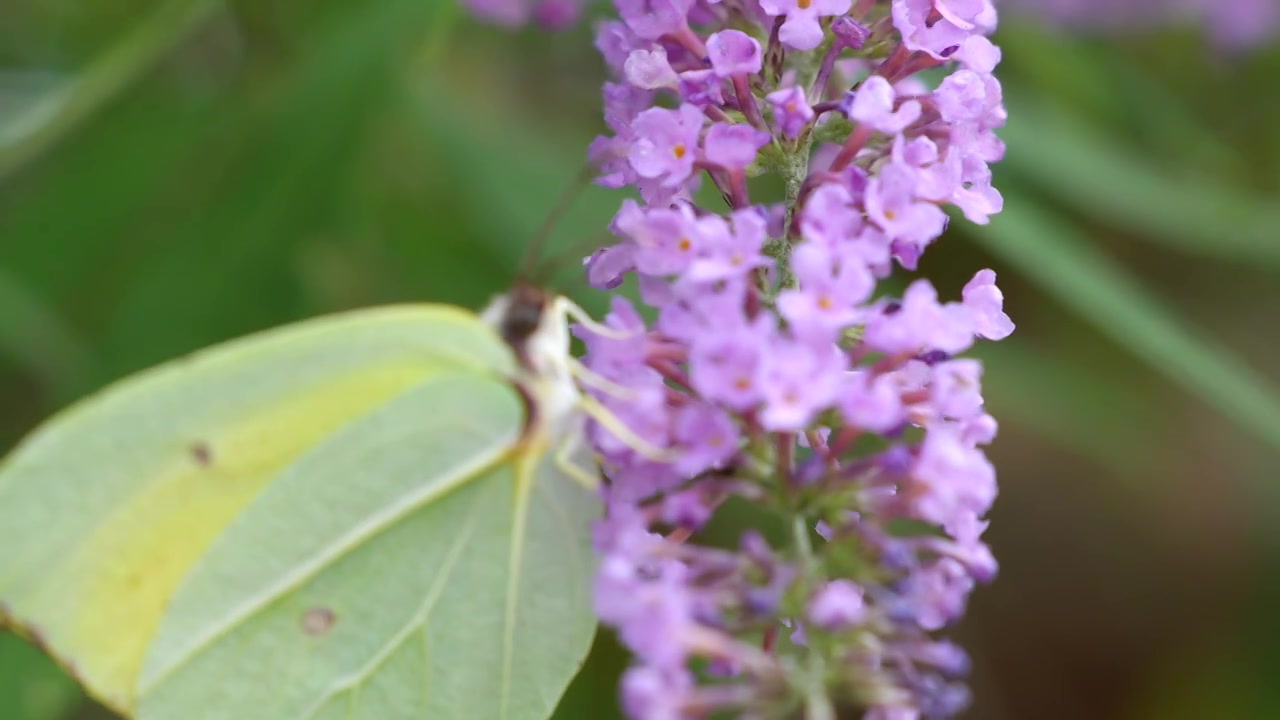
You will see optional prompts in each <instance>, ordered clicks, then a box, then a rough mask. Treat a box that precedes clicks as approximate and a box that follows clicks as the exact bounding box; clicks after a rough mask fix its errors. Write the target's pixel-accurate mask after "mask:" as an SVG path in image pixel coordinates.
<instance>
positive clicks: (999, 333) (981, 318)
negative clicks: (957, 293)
mask: <svg viewBox="0 0 1280 720" xmlns="http://www.w3.org/2000/svg"><path fill="white" fill-rule="evenodd" d="M961 297H962V298H964V306H965V307H967V308H969V311H970V312H971V313H972V314H973V323H974V331H975V332H976V333H977V334H978V335H981V336H982V337H984V338H986V339H988V340H1003V339H1005V338H1007V337H1009V335H1010V334H1012V333H1013V327H1014V326H1013V321H1012V320H1010V319H1009V316H1008V315H1006V314H1005V313H1004V293H1002V292H1000V288H998V287H996V273H995V271H994V270H979V271H978V273H977V274H976V275H974V276H973V279H972V280H970V281H969V282H968V283H967V284H966V285H965V286H964V290H963V291H962V293H961Z"/></svg>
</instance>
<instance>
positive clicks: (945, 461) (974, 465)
mask: <svg viewBox="0 0 1280 720" xmlns="http://www.w3.org/2000/svg"><path fill="white" fill-rule="evenodd" d="M913 474H914V476H915V478H916V480H918V481H919V483H920V486H921V491H922V492H920V493H918V494H917V497H916V499H915V509H916V512H917V513H918V515H919V517H920V519H922V520H928V521H930V522H935V523H937V524H939V525H946V524H947V523H949V522H950V521H951V520H952V519H953V518H954V517H955V516H956V515H958V514H963V513H967V512H972V513H984V512H986V510H987V508H989V507H991V503H992V502H994V501H995V498H996V475H995V469H994V468H992V467H991V463H990V462H989V461H988V460H987V458H986V456H985V455H983V454H982V451H981V450H978V449H977V448H974V447H972V446H969V445H967V444H965V443H964V441H963V440H962V439H961V438H960V437H959V435H958V434H957V433H955V432H954V430H952V429H949V428H946V427H945V426H943V425H935V426H934V427H932V428H930V430H929V432H928V433H926V434H925V439H924V444H923V445H922V446H921V448H920V457H919V459H918V460H917V461H916V466H915V468H914V471H913Z"/></svg>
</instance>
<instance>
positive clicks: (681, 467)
mask: <svg viewBox="0 0 1280 720" xmlns="http://www.w3.org/2000/svg"><path fill="white" fill-rule="evenodd" d="M673 429H674V430H675V435H676V441H677V442H678V443H679V444H680V459H679V460H678V461H677V463H676V470H677V471H678V472H680V474H681V475H684V476H693V475H697V474H698V473H700V472H702V471H703V470H707V469H710V468H716V467H721V466H723V464H724V463H725V462H727V461H728V460H729V459H730V458H732V457H733V456H734V455H736V454H737V452H738V428H737V426H736V425H734V423H733V420H732V419H731V418H730V417H729V415H728V414H727V413H725V412H724V411H723V410H721V409H719V408H717V407H715V406H714V405H710V404H707V403H691V404H689V405H686V406H684V407H683V408H680V409H679V410H677V411H676V413H675V423H674V428H673Z"/></svg>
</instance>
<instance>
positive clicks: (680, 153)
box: [671, 143, 688, 160]
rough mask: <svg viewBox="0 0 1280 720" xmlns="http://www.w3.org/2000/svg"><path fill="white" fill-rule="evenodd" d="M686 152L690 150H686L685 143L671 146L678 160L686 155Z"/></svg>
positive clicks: (672, 152)
mask: <svg viewBox="0 0 1280 720" xmlns="http://www.w3.org/2000/svg"><path fill="white" fill-rule="evenodd" d="M686 152H688V150H686V149H685V147H684V143H681V144H679V145H676V146H675V147H673V148H671V154H672V155H675V156H676V159H677V160H679V159H680V158H682V157H684V154H685V153H686Z"/></svg>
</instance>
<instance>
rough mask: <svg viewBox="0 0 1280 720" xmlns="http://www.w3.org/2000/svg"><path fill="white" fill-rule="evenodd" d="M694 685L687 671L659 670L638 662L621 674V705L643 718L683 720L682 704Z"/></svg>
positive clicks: (631, 713) (683, 710) (630, 712)
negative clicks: (637, 664)
mask: <svg viewBox="0 0 1280 720" xmlns="http://www.w3.org/2000/svg"><path fill="white" fill-rule="evenodd" d="M693 685H694V680H693V674H692V673H689V672H687V671H662V670H659V669H657V668H654V667H651V666H647V665H641V666H639V667H633V668H630V669H628V670H627V671H626V672H625V673H623V675H622V707H623V709H625V710H626V711H627V714H628V715H630V716H631V717H634V718H644V720H686V718H688V713H686V712H685V709H684V704H685V702H686V696H687V695H688V693H689V692H690V691H692V689H693Z"/></svg>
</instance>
